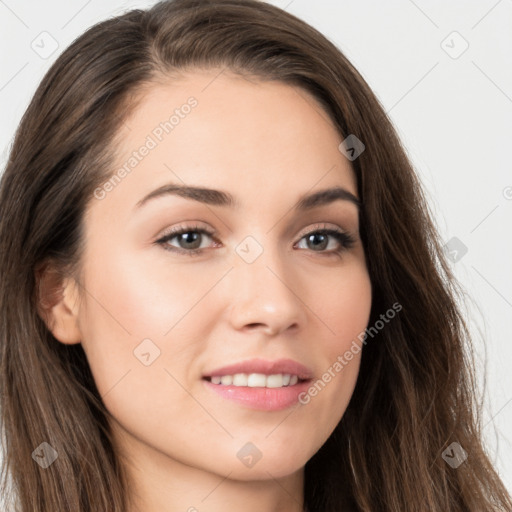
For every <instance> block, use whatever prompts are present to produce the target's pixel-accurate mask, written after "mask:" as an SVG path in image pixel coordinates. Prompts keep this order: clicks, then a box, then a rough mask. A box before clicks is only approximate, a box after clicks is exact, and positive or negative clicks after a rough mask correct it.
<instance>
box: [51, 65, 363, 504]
mask: <svg viewBox="0 0 512 512" xmlns="http://www.w3.org/2000/svg"><path fill="white" fill-rule="evenodd" d="M219 71H220V70H210V71H194V72H188V73H187V74H186V75H185V76H184V77H183V78H181V79H179V80H171V79H169V80H168V82H167V83H166V82H165V81H164V80H160V82H159V83H158V84H154V85H151V86H149V87H147V88H145V90H144V91H143V93H144V95H143V97H142V99H141V101H140V103H139V104H138V105H137V108H136V109H135V111H134V112H133V115H131V116H130V117H129V118H128V119H127V121H126V123H125V124H123V125H122V126H121V127H120V131H119V144H118V146H117V149H116V166H115V168H114V169H113V172H115V171H116V169H119V168H121V167H122V166H123V165H124V164H125V163H126V162H127V161H129V159H130V157H131V156H132V154H133V152H134V151H138V150H139V148H140V147H141V146H142V145H144V144H145V143H147V141H148V136H151V137H152V139H154V141H156V146H155V147H152V148H151V149H150V150H149V151H148V152H145V151H144V150H142V152H143V153H147V154H146V155H145V156H144V157H143V158H141V159H140V161H138V163H137V165H136V166H135V167H134V168H133V169H132V170H131V172H129V173H124V174H125V175H124V176H123V178H122V179H121V180H120V181H119V182H118V183H116V184H115V186H112V187H110V186H108V185H107V186H106V187H104V188H102V189H101V191H100V192H99V193H98V194H97V195H98V198H96V197H95V198H92V199H91V201H90V203H89V207H88V209H87V212H86V216H85V219H84V222H85V231H86V240H87V246H86V250H85V254H84V256H83V257H84V260H83V269H84V273H83V282H82V283H81V286H78V285H77V283H76V282H74V281H73V280H70V279H69V280H66V281H65V282H63V283H62V286H63V288H62V295H61V296H60V300H59V301H58V302H57V303H55V304H54V305H53V307H52V308H51V309H50V310H49V314H50V317H51V323H49V325H51V329H52V332H53V334H54V335H55V337H56V338H57V339H58V340H59V341H60V342H62V343H68V344H71V343H82V345H83V348H84V350H85V353H86V355H87V359H88V361H89V364H90V366H91V370H92V372H93V375H94V379H95V381H96V384H97V387H98V389H99V392H100V394H101V395H102V397H103V400H104V403H105V405H106V407H107V408H108V410H109V411H110V412H111V414H112V415H113V417H114V418H115V421H113V422H112V429H113V433H114V436H115V440H116V444H117V448H118V450H119V453H120V455H122V460H123V461H124V464H125V466H124V467H125V469H126V472H127V475H128V477H129V478H130V481H131V482H132V483H131V485H130V487H129V489H128V496H129V498H130V509H129V511H130V512H136V511H140V512H179V511H183V512H186V511H188V512H194V511H199V512H206V511H208V512H219V511H222V512H225V510H226V506H229V509H230V510H244V511H245V512H253V511H258V512H261V511H266V512H273V511H275V512H277V511H282V510H286V511H290V512H300V511H301V510H303V485H304V466H305V464H306V462H307V461H308V460H309V459H310V458H311V457H312V456H313V455H314V454H315V453H316V452H317V450H318V449H319V448H320V447H321V446H322V445H323V444H324V442H325V441H326V439H327V438H328V437H329V435H330V434H331V433H332V431H333V430H334V428H335V426H336V425H337V423H338V422H339V421H340V419H341V418H342V416H343V413H344V411H345V409H346V407H347V405H348V402H349V400H350V398H351V396H352V392H353V390H354V387H355V384H356V379H357V376H358V372H359V364H360V357H361V352H360V351H359V352H358V353H355V354H354V356H353V358H352V359H351V361H350V362H349V363H348V364H346V365H345V366H344V367H343V369H342V370H341V371H339V372H336V373H335V374H334V376H333V374H332V370H331V379H330V380H329V382H328V383H327V384H326V385H325V387H323V389H322V390H321V391H319V392H318V393H317V394H316V395H315V396H310V397H309V398H310V400H309V401H308V403H307V404H301V403H296V404H294V405H293V406H291V407H286V408H284V409H282V410H272V411H268V410H258V409H254V408H250V407H246V406H244V405H241V404H239V403H235V402H234V401H232V400H230V399H226V398H224V397H222V396H220V395H218V394H217V393H216V392H212V391H211V389H209V387H208V386H207V385H205V379H204V378H203V377H204V376H205V375H207V374H208V372H211V371H212V370H214V369H215V368H218V367H222V366H225V365H228V364H232V363H238V362H240V361H245V360H247V359H253V358H260V359H265V360H268V361H274V360H276V359H281V358H287V359H293V360H295V361H298V362H299V363H302V364H303V365H305V366H307V367H308V368H309V369H310V370H311V371H312V374H313V379H312V382H315V381H317V380H318V379H321V378H322V375H324V374H325V372H327V370H328V369H329V368H332V366H333V364H334V363H335V362H336V360H337V358H338V356H340V355H342V354H343V353H345V352H346V351H347V350H348V349H349V348H350V347H351V345H352V343H353V341H354V340H355V339H356V338H357V336H358V335H359V334H360V333H361V332H362V331H364V329H365V328H366V326H367V324H368V320H369V314H370V305H371V284H370V279H369V276H368V271H367V267H366V261H365V255H364V251H363V247H362V244H361V240H360V238H359V226H358V210H357V206H356V205H355V204H353V203H352V202H351V201H349V200H346V199H338V200H335V201H332V202H330V203H328V204H323V205H319V206H317V207H315V208H312V209H310V210H308V211H304V212H300V211H296V210H295V209H294V206H295V204H296V203H297V201H299V199H300V198H302V197H303V196H304V195H308V194H311V193H314V192H317V191H319V190H323V189H327V188H330V187H341V188H343V189H345V190H346V191H348V192H349V193H351V194H353V195H354V196H357V187H356V181H355V176H354V173H353V170H352V168H351V165H350V162H349V161H348V160H347V159H346V158H345V156H344V155H343V154H342V153H341V152H340V151H339V150H338V145H339V144H340V142H341V141H342V138H341V137H340V135H339V134H338V133H337V131H336V129H335V127H334V125H333V124H332V123H331V121H330V120H329V119H328V116H327V114H326V113H325V112H324V111H323V110H322V109H321V107H320V105H319V104H318V103H317V102H316V101H315V100H314V99H313V97H312V96H310V95H309V94H308V93H306V92H304V91H302V90H301V89H297V88H295V87H291V86H289V85H285V84H282V83H275V82H274V83H271V82H259V81H256V80H248V79H245V78H242V77H239V76H235V75H233V74H231V73H228V72H227V71H225V72H223V73H221V74H220V75H219ZM208 84H209V85H208ZM189 97H194V98H195V99H196V100H197V105H196V106H194V107H193V108H191V109H188V108H186V109H185V108H184V109H182V110H181V111H180V113H181V115H180V116H179V121H178V122H177V124H176V126H174V127H173V129H172V131H169V133H165V132H164V133H160V132H159V131H158V130H156V132H155V129H156V127H158V126H159V125H160V123H161V122H163V121H165V120H168V119H169V117H170V115H171V114H172V112H173V111H174V109H176V108H180V107H181V106H182V105H184V104H185V103H186V102H187V99H188V98H189ZM185 111H187V112H189V113H188V114H186V115H185V114H184V112H185ZM155 133H156V134H160V136H161V140H157V137H156V135H155ZM149 145H150V146H152V144H151V143H149ZM140 153H141V152H139V154H140ZM139 156H140V155H139ZM169 183H177V184H180V185H183V184H186V185H194V186H200V187H205V188H211V189H216V190H222V191H224V192H227V193H229V194H231V195H233V196H234V197H235V199H236V201H237V202H238V203H239V205H238V206H237V207H230V206H220V205H212V204H205V203H201V202H199V201H195V200H192V199H189V198H185V197H180V196H178V195H171V194H166V195H161V196H159V197H156V198H153V199H151V200H148V201H147V202H145V203H144V204H143V205H142V206H140V207H137V206H136V205H137V203H138V202H139V201H141V200H142V199H143V198H144V197H145V196H146V195H147V194H149V193H150V192H152V191H153V190H155V189H157V188H159V187H161V186H163V185H165V184H169ZM106 189H108V191H106ZM173 227H184V228H187V229H188V231H187V232H188V233H192V234H193V233H197V229H206V230H210V231H212V232H213V233H214V234H213V235H211V236H210V235H208V234H197V235H196V237H197V238H196V240H197V245H194V247H200V249H201V250H202V252H200V253H199V254H198V255H194V256H190V255H187V254H186V251H190V250H191V247H192V241H193V240H194V238H193V237H191V236H190V235H189V236H188V239H187V238H183V237H180V236H175V237H174V238H172V239H168V240H166V241H165V242H163V243H157V241H158V240H161V239H162V237H163V236H164V235H166V234H168V230H169V228H173ZM322 229H335V230H338V231H341V232H342V233H345V235H348V236H349V237H350V238H351V239H352V243H351V244H348V245H347V244H345V241H344V240H345V238H343V239H342V240H343V241H339V240H338V239H337V238H336V237H334V236H332V235H324V237H323V239H322V238H320V239H319V240H317V241H316V242H315V241H314V240H312V238H311V237H310V236H306V235H308V234H309V233H311V232H317V231H321V230H322ZM246 237H251V238H249V239H246ZM323 240H325V243H323V244H322V243H321V242H323ZM242 242H243V243H242ZM239 244H241V245H240V246H239ZM166 247H167V248H168V249H170V248H172V249H177V250H179V249H181V251H182V252H181V253H179V252H172V251H171V250H166V249H165V248H166ZM237 247H238V250H237ZM241 248H243V249H244V251H240V249H241ZM260 251H261V253H260ZM254 255H257V257H256V258H255V259H254V261H252V262H250V263H248V261H247V257H248V256H254ZM244 257H245V258H246V259H244ZM85 291H86V292H87V293H86V292H85ZM79 295H80V296H81V300H80V301H78V300H76V299H77V298H78V297H79ZM143 340H150V341H145V342H143ZM142 342H143V343H145V344H144V345H141V343H142ZM156 347H157V348H156ZM158 351H159V352H158ZM134 352H135V353H134ZM148 354H149V355H148ZM157 354H158V356H157ZM146 363H149V364H146ZM247 443H252V444H251V445H249V446H250V447H251V446H253V445H254V446H255V447H256V448H257V450H258V451H259V453H260V454H261V458H260V459H259V460H258V461H257V462H256V463H255V464H253V465H252V466H251V467H249V466H248V465H247V464H246V463H244V461H243V460H242V458H241V456H240V450H241V449H242V447H244V446H245V445H247ZM246 449H247V448H246ZM249 450H254V448H249ZM237 454H238V456H237ZM255 454H257V452H256V451H254V452H253V455H255Z"/></svg>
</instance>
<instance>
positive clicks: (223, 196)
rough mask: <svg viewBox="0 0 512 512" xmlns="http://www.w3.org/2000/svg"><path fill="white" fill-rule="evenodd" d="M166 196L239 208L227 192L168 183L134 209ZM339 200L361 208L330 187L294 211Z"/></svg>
mask: <svg viewBox="0 0 512 512" xmlns="http://www.w3.org/2000/svg"><path fill="white" fill-rule="evenodd" d="M168 195H176V196H180V197H184V198H186V199H191V200H193V201H198V202H200V203H204V204H209V205H212V206H224V207H228V208H239V207H240V203H239V202H238V201H237V200H236V199H235V197H234V196H232V195H231V194H229V193H228V192H224V191H221V190H215V189H211V188H204V187H195V186H190V185H180V184H177V183H169V184H166V185H163V186H162V187H159V188H157V189H156V190H153V191H152V192H150V193H149V194H148V195H146V196H145V197H144V198H142V199H141V200H140V201H138V202H137V204H136V205H135V209H139V208H141V207H142V206H143V205H145V204H146V203H148V202H149V201H150V200H152V199H156V198H159V197H163V196H168ZM339 200H341V201H349V202H351V203H353V204H355V205H356V206H357V208H358V209H359V208H360V207H361V201H360V200H359V199H358V198H357V197H356V196H355V195H354V194H352V192H349V191H348V190H346V189H344V188H342V187H331V188H327V189H323V190H319V191H317V192H313V193H312V194H308V195H304V196H301V197H300V198H299V200H298V201H297V203H296V204H295V206H294V209H295V210H297V211H307V210H311V209H313V208H316V207H319V206H324V205H327V204H330V203H333V202H335V201H339Z"/></svg>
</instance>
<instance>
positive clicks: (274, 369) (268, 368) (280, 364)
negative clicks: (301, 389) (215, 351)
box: [204, 359, 313, 380]
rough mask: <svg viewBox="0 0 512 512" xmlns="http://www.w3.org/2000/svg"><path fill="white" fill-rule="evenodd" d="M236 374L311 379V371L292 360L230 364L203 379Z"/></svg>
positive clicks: (253, 360) (251, 361) (259, 360)
mask: <svg viewBox="0 0 512 512" xmlns="http://www.w3.org/2000/svg"><path fill="white" fill-rule="evenodd" d="M236 373H248V374H250V373H262V374H264V375H275V374H278V373H283V374H290V375H297V377H298V378H299V379H302V380H308V379H311V378H312V377H313V373H312V371H311V370H310V369H309V368H308V367H307V366H304V365H303V364H301V363H298V362H297V361H294V360H293V359H278V360H276V361H269V360H266V359H250V360H247V361H242V362H240V363H235V364H230V365H228V366H223V367H222V368H216V369H215V370H212V371H211V372H208V373H207V374H205V375H204V377H222V376H224V375H234V374H236Z"/></svg>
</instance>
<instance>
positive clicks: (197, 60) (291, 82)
mask: <svg viewBox="0 0 512 512" xmlns="http://www.w3.org/2000/svg"><path fill="white" fill-rule="evenodd" d="M191 235H192V236H191ZM0 240H1V243H2V250H1V251H0V254H1V259H0V268H1V278H2V281H1V282H2V288H1V295H0V311H1V314H2V318H1V323H0V325H1V329H2V334H1V338H0V339H1V364H2V372H1V389H2V409H1V411H2V423H3V428H4V432H5V439H4V445H5V446H4V451H5V457H6V461H5V469H6V475H9V476H10V478H11V480H9V479H8V478H6V480H5V486H6V491H7V487H8V484H9V482H10V484H11V485H12V488H13V491H14V493H15V495H16V496H17V498H18V501H19V510H21V511H23V512H25V511H29V510H30V511H32V510H38V511H39V510H40V511H45V512H46V511H56V510H73V511H84V512H85V511H119V512H121V511H128V512H135V511H144V512H152V511H154V510H155V511H157V510H158V511H160V512H167V511H177V510H188V511H203V510H208V511H212V512H213V511H217V510H221V509H222V510H226V507H227V506H228V507H229V509H230V510H236V509H243V510H245V511H248V512H250V511H252V510H269V511H270V510H276V511H277V510H286V511H292V512H295V511H302V510H308V511H310V512H313V511H322V512H325V511H333V512H334V511H345V510H346V511H348V510H353V511H377V510H378V511H389V512H391V511H393V512H396V511H402V510H409V511H412V510H418V511H420V510H422V511H423V510H429V511H443V512H444V511H447V510H450V511H460V512H462V511H468V510H470V511H477V510H478V511H482V510H512V501H511V498H510V496H509V495H508V493H507V491H506V489H505V488H504V486H503V484H502V482H501V481H500V479H499V476H498V475H497V473H496V472H495V470H494V469H493V467H492V464H491V462H490V460H489V458H488V456H487V454H486V452H485V449H484V446H483V443H482V439H481V433H480V430H479V416H478V411H476V410H475V409H474V407H473V404H474V403H475V402H474V401H475V393H476V390H475V385H474V382H475V381H474V374H473V362H472V360H470V358H469V355H468V353H466V345H465V344H466V340H467V338H468V336H467V329H466V326H465V324H464V321H463V318H462V316H461V314H460V312H459V310H458V309H457V307H456V294H457V288H456V285H455V283H454V281H453V279H452V276H451V274H450V271H449V268H448V266H447V265H446V263H445V260H444V257H443V254H442V251H441V249H440V245H439V240H438V238H437V234H436V232H435V229H434V227H433V224H432V222H431V219H430V217H429V214H428V210H427V206H426V203H425V201H424V199H423V196H422V193H421V190H420V186H419V183H418V181H417V178H416V176H415V174H414V172H413V169H412V167H411V164H410V163H409V161H408V160H407V157H406V154H405V152H404V150H403V148H402V146H401V145H400V142H399V140H398V137H397V135H396V133H395V131H394V129H393V127H392V126H391V124H390V122H389V120H388V119H387V117H386V115H385V113H384V111H383V109H382V107H381V106H380V104H379V103H378V101H377V100H376V98H375V96H374V95H373V93H372V92H371V90H370V89H369V87H368V85H367V84H366V83H365V81H364V80H363V79H362V78H361V76H360V75H359V74H358V72H357V71H356V70H355V69H354V68H353V67H352V65H351V64H350V63H349V62H348V61H347V59H346V58H345V57H344V56H343V55H342V54H341V53H340V51H339V50H338V49H337V48H336V47H334V46H333V45H332V44H331V43H330V42H329V41H327V40H326V39H325V38H324V37H323V36H322V35H321V34H319V33H318V32H317V31H315V30H314V29H313V28H311V27H309V26H308V25H306V24H305V23H304V22H302V21H300V20H298V19H297V18H295V17H293V16H292V15H290V14H288V13H286V12H284V11H282V10H279V9H277V8H276V7H273V6H271V5H267V4H265V3H260V2H257V1H253V0H221V1H217V2H214V3H210V2H205V1H199V0H175V1H168V2H161V3H159V4H157V5H155V6H154V7H153V8H151V9H150V10H148V11H141V10H135V11H132V12H129V13H127V14H125V15H123V16H120V17H117V18H115V19H112V20H108V21H105V22H103V23H100V24H98V25H96V26H94V27H92V28H91V29H89V30H88V31H87V32H86V33H85V34H84V35H82V36H81V37H80V38H79V39H78V40H77V41H75V42H74V43H73V44H72V45H71V46H70V47H69V48H68V49H67V50H66V51H65V52H64V53H63V54H62V55H61V56H60V57H59V58H58V59H57V61H56V62H55V64H54V65H53V66H52V68H51V69H50V71H49V72H48V74H47V75H46V77H45V78H44V80H43V81H42V83H41V85H40V86H39V88H38V90H37V92H36V94H35V96H34V98H33V100H32V102H31V104H30V106H29V108H28V110H27V112H26V114H25V116H24V118H23V120H22V122H21V125H20V127H19V130H18V132H17V134H16V139H15V142H14V145H13V148H12V152H11V155H10V160H9V163H8V166H7V168H6V170H5V172H4V174H3V176H2V181H1V188H0ZM198 242H199V243H198ZM188 244H191V245H188Z"/></svg>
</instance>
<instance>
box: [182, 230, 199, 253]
mask: <svg viewBox="0 0 512 512" xmlns="http://www.w3.org/2000/svg"><path fill="white" fill-rule="evenodd" d="M178 237H179V239H180V242H182V241H183V240H184V239H185V243H186V244H188V243H192V244H194V243H195V242H197V241H198V240H199V238H200V237H201V234H200V233H198V232H195V231H187V232H186V233H181V234H180V235H178ZM200 245H201V243H199V244H198V245H197V247H196V246H194V247H191V246H189V245H186V246H185V247H184V248H185V249H197V248H199V246H200Z"/></svg>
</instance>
